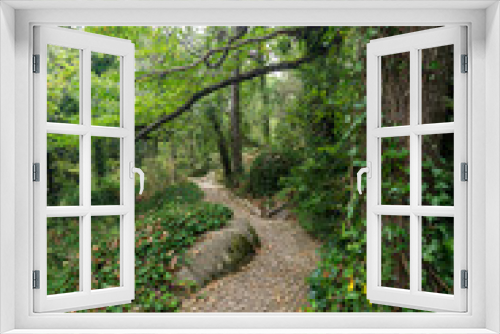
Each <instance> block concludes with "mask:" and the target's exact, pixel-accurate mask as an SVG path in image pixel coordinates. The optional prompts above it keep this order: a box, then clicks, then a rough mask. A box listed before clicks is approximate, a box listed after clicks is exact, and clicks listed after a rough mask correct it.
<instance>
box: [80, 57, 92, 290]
mask: <svg viewBox="0 0 500 334" xmlns="http://www.w3.org/2000/svg"><path fill="white" fill-rule="evenodd" d="M90 52H91V51H90V49H88V48H85V49H83V57H82V76H81V78H82V82H81V83H80V87H82V89H81V90H82V95H83V96H82V104H83V105H82V114H81V120H82V125H83V126H84V127H85V128H86V130H87V131H86V133H85V134H84V135H83V136H82V137H81V138H82V148H81V149H82V154H81V156H82V165H81V166H82V170H83V172H82V175H83V180H82V187H81V188H83V189H82V192H83V196H82V197H83V206H84V207H85V208H88V210H89V211H88V212H87V213H86V214H85V216H83V219H82V221H83V226H82V233H83V236H82V242H81V246H80V248H81V254H82V257H81V261H82V267H81V268H82V270H81V271H82V272H83V273H82V275H83V280H82V282H83V291H85V292H86V293H90V291H91V273H92V267H91V262H92V261H91V259H92V257H91V256H92V253H91V251H92V250H91V245H92V239H91V226H90V224H91V216H90V206H91V187H92V183H91V182H92V180H91V177H92V176H91V168H92V161H91V159H92V154H91V153H92V152H91V135H90V122H91V114H90V112H91V103H92V101H91V76H90V70H91V68H90V67H91V62H90Z"/></svg>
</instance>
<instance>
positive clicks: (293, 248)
mask: <svg viewBox="0 0 500 334" xmlns="http://www.w3.org/2000/svg"><path fill="white" fill-rule="evenodd" d="M191 181H193V182H195V183H197V184H198V185H199V186H200V188H201V189H202V190H203V191H204V192H205V200H207V201H209V202H214V203H220V204H224V205H226V206H228V207H230V208H231V209H232V210H233V211H234V215H235V218H247V219H248V220H249V222H250V224H252V225H253V226H254V228H255V230H256V232H257V234H258V235H259V237H260V241H261V244H262V247H261V248H260V250H258V251H257V254H256V255H255V257H254V258H253V260H252V261H251V262H250V263H248V264H247V265H246V266H244V267H242V268H241V269H240V271H238V272H236V273H232V274H229V275H226V276H224V277H221V278H220V279H218V280H215V281H213V282H211V283H209V284H208V285H207V286H205V287H204V288H202V289H201V290H200V291H198V292H197V293H196V294H194V295H193V296H191V297H190V298H188V299H186V300H184V301H183V303H182V307H181V309H180V311H181V312H298V311H299V310H300V308H301V306H302V305H304V304H305V303H306V298H307V292H308V286H307V284H306V281H305V278H306V277H308V276H309V275H310V273H311V272H312V270H314V269H315V268H316V264H317V262H318V261H319V255H318V254H317V252H316V250H317V249H318V248H319V246H320V243H319V242H317V241H315V240H313V239H312V238H311V237H310V236H309V235H308V234H307V233H306V232H305V231H304V230H303V229H302V228H301V227H300V226H299V225H298V222H297V221H295V220H278V219H277V220H273V219H262V218H260V217H258V216H256V215H251V214H250V213H249V210H248V209H247V208H246V207H245V206H244V205H241V201H239V200H238V199H236V198H235V197H234V196H233V195H232V194H231V193H230V192H229V191H228V190H227V189H225V188H224V187H222V186H220V185H218V184H216V182H215V181H214V177H213V174H209V175H207V176H206V177H202V178H193V179H191Z"/></svg>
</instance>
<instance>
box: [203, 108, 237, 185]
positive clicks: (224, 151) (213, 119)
mask: <svg viewBox="0 0 500 334" xmlns="http://www.w3.org/2000/svg"><path fill="white" fill-rule="evenodd" d="M216 110H217V109H216V108H215V107H213V106H209V107H208V109H207V117H208V120H209V121H210V123H212V126H213V128H214V131H215V135H216V136H217V147H218V149H219V155H220V161H221V163H222V170H223V171H224V178H225V179H226V180H231V178H232V169H231V159H230V158H229V150H228V148H227V146H226V141H225V140H224V133H223V132H222V128H221V124H220V122H219V119H218V117H217V115H216Z"/></svg>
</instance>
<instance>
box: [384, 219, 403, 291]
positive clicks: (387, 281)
mask: <svg viewBox="0 0 500 334" xmlns="http://www.w3.org/2000/svg"><path fill="white" fill-rule="evenodd" d="M381 245H382V246H381V248H382V256H381V260H382V263H381V268H382V281H381V282H382V286H384V287H389V288H399V289H410V217H406V216H382V243H381Z"/></svg>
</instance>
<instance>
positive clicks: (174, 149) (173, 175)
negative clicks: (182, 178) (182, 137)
mask: <svg viewBox="0 0 500 334" xmlns="http://www.w3.org/2000/svg"><path fill="white" fill-rule="evenodd" d="M176 159H177V146H176V142H175V139H174V135H173V134H172V135H171V136H170V164H171V166H172V169H171V175H170V177H171V178H172V183H175V181H176V180H177V170H176V166H175V161H176Z"/></svg>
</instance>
